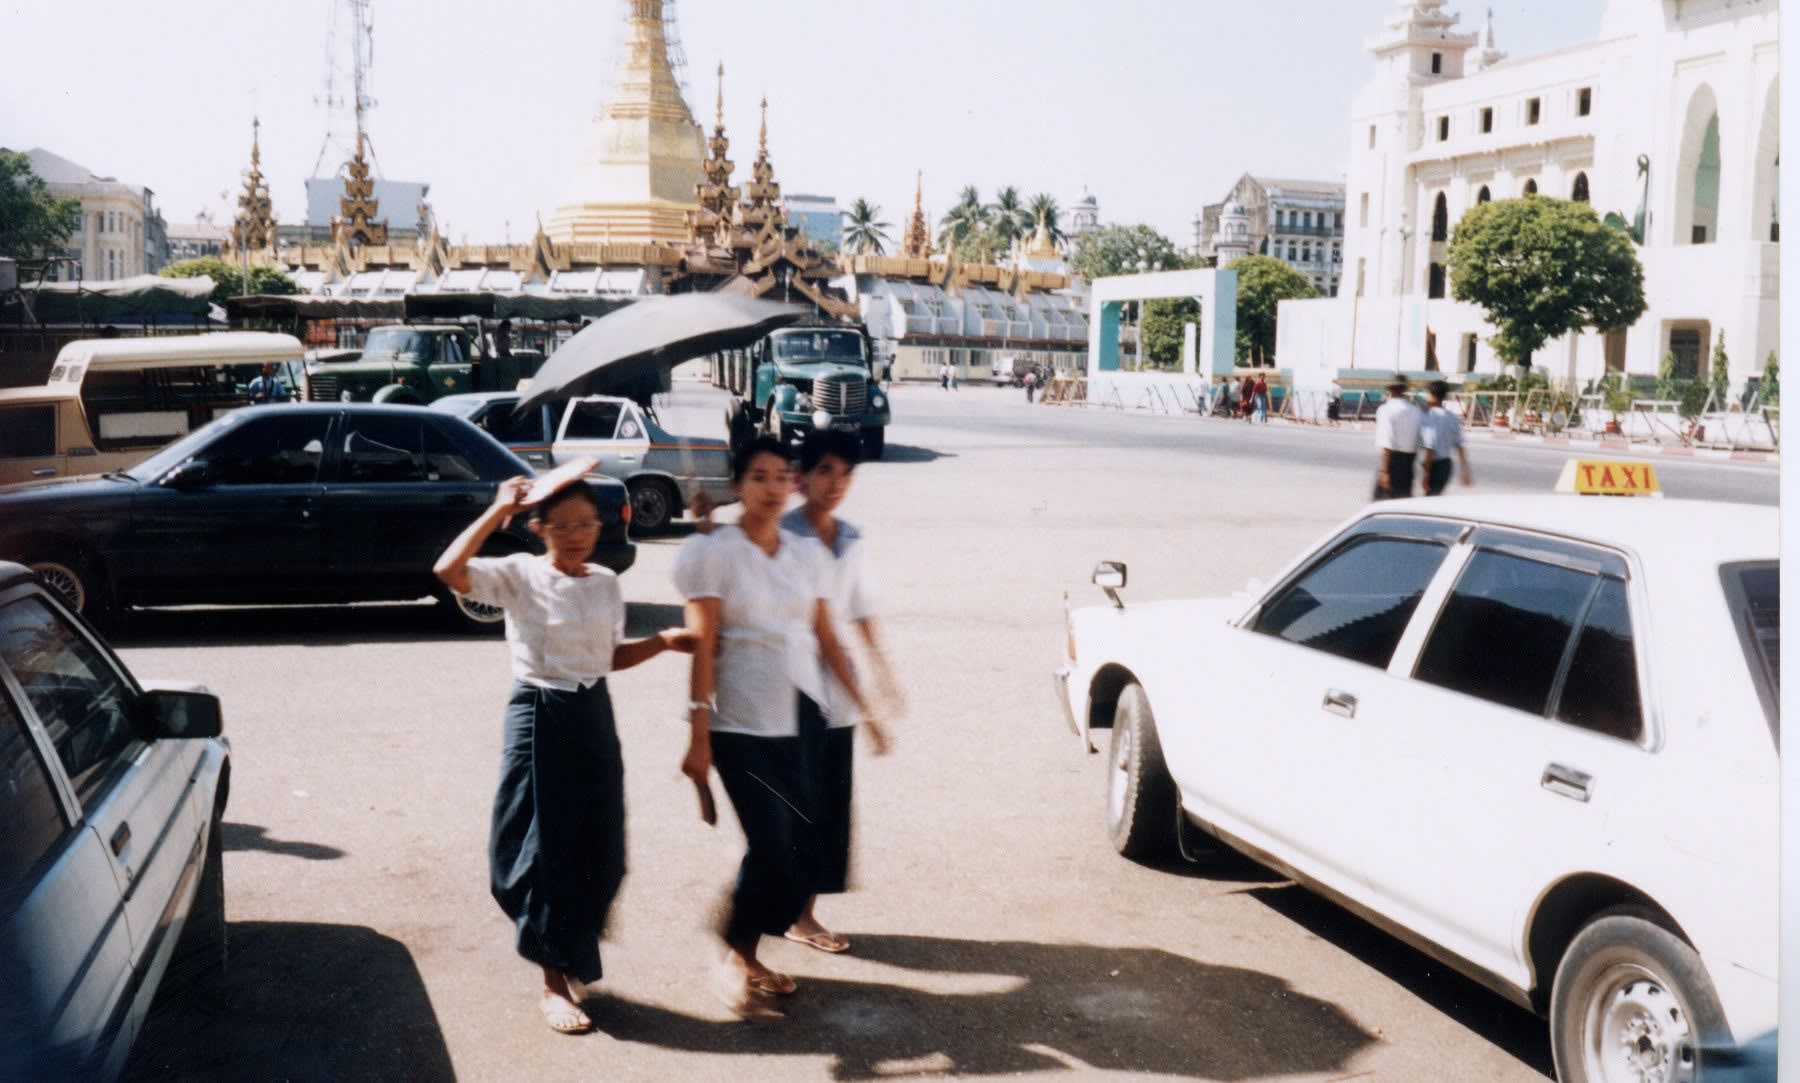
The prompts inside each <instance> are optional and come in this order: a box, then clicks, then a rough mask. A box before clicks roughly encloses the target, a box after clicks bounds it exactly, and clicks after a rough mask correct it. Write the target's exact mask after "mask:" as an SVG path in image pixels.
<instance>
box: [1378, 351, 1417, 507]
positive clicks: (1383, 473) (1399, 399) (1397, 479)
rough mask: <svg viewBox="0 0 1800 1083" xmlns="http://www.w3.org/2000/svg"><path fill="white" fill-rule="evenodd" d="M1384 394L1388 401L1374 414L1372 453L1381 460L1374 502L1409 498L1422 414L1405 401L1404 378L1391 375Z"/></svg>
mask: <svg viewBox="0 0 1800 1083" xmlns="http://www.w3.org/2000/svg"><path fill="white" fill-rule="evenodd" d="M1387 390H1388V400H1387V401H1386V402H1384V403H1382V404H1381V409H1379V410H1376V411H1375V449H1376V452H1377V454H1379V455H1380V457H1381V466H1380V468H1379V470H1378V471H1377V472H1376V475H1375V499H1376V500H1400V499H1404V498H1406V497H1409V496H1411V495H1412V489H1413V459H1414V457H1415V456H1416V455H1417V454H1418V450H1419V422H1420V421H1421V419H1422V418H1423V414H1422V413H1421V412H1420V410H1419V408H1418V407H1417V406H1414V405H1413V401H1412V399H1410V398H1408V397H1407V394H1406V392H1407V383H1406V377H1404V376H1402V375H1400V374H1399V373H1395V374H1394V379H1393V381H1392V382H1390V383H1389V384H1388V389H1387Z"/></svg>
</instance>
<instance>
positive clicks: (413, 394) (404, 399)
mask: <svg viewBox="0 0 1800 1083" xmlns="http://www.w3.org/2000/svg"><path fill="white" fill-rule="evenodd" d="M369 401H370V402H385V403H389V404H391V405H395V406H423V405H425V398H424V396H422V395H420V394H419V393H418V392H417V391H415V390H413V389H412V388H410V387H408V386H407V385H405V384H389V385H387V386H386V387H384V388H382V389H381V390H379V391H377V392H375V395H374V397H372V398H371V399H370V400H369Z"/></svg>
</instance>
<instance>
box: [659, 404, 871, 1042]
mask: <svg viewBox="0 0 1800 1083" xmlns="http://www.w3.org/2000/svg"><path fill="white" fill-rule="evenodd" d="M731 472H732V482H731V487H732V491H733V492H735V493H736V494H737V496H738V500H739V502H740V503H739V515H738V521H737V523H736V524H735V525H732V526H720V527H716V528H714V529H713V530H712V531H711V532H710V533H706V534H696V535H695V536H693V537H691V538H689V539H688V540H687V541H686V542H684V543H682V547H681V552H680V553H679V554H678V555H677V557H676V561H675V584H676V586H677V587H678V588H679V589H680V590H681V593H682V596H683V597H685V598H686V599H687V626H688V628H689V629H690V630H691V631H692V632H693V633H694V644H693V648H694V657H693V661H692V664H691V669H690V673H689V680H688V723H689V738H688V750H687V755H686V757H685V758H684V759H683V761H682V764H681V770H682V773H683V774H685V775H687V776H688V777H689V778H690V779H693V780H694V782H695V784H696V785H699V786H702V787H704V786H705V785H706V779H707V775H708V772H709V770H710V769H712V768H714V767H717V768H718V771H719V780H720V782H722V783H723V784H724V786H725V794H726V796H727V797H729V798H730V799H731V805H732V808H733V809H734V810H735V811H736V812H737V818H738V823H739V824H740V825H741V826H742V827H743V829H744V840H745V843H746V844H747V845H746V850H745V853H744V860H743V863H742V864H741V865H740V866H739V868H738V876H737V885H736V888H735V890H734V891H733V893H732V897H731V906H730V910H729V913H728V915H727V917H726V920H725V927H724V929H723V937H724V941H725V944H724V946H725V961H724V965H723V966H722V967H721V969H720V971H719V974H718V977H717V987H718V988H717V991H718V993H719V995H720V997H721V999H723V1000H724V1001H725V1003H726V1004H727V1005H728V1006H729V1007H730V1008H731V1009H732V1011H734V1012H736V1013H737V1014H738V1015H739V1016H740V1017H742V1018H745V1019H753V1020H771V1019H779V1018H781V1017H782V1012H781V1011H780V1010H779V1009H778V1008H776V1007H775V1006H774V1004H773V1003H772V1002H771V1001H770V999H769V998H770V997H776V996H783V995H786V994H788V993H792V992H793V991H794V979H793V978H791V977H789V976H787V975H786V974H780V973H777V972H775V971H773V970H770V969H769V968H768V967H767V966H765V965H764V964H763V963H761V962H760V961H758V959H757V947H758V945H759V944H760V942H761V940H762V938H763V937H765V936H781V935H783V934H785V933H786V932H787V931H788V930H789V929H790V928H792V927H793V926H794V923H795V922H796V921H798V920H799V919H800V917H801V915H802V914H803V913H805V911H806V906H807V902H808V900H810V899H811V897H812V895H813V892H814V890H815V886H816V885H817V884H818V883H819V882H820V880H821V878H822V876H823V875H825V870H826V869H827V868H828V866H829V865H830V864H831V862H832V856H831V851H832V843H831V840H830V838H829V837H828V832H827V831H826V830H825V828H826V827H827V826H828V825H827V820H828V813H827V811H826V810H825V809H824V808H823V807H822V806H823V804H824V802H825V801H826V800H827V797H826V795H825V794H823V793H822V792H821V789H822V787H821V785H820V779H819V778H818V777H817V775H818V771H817V769H816V765H815V764H813V762H812V761H813V759H814V757H812V756H811V755H810V750H811V749H813V748H814V747H815V746H816V745H817V744H818V743H819V741H820V739H821V735H822V734H823V732H824V730H825V728H826V724H827V723H826V718H825V715H824V713H823V710H822V708H821V704H823V703H825V702H826V696H827V692H826V680H825V674H826V672H829V673H830V674H831V675H832V676H833V677H835V678H836V679H837V681H838V682H839V684H840V685H841V687H842V695H843V696H844V697H845V699H846V700H847V701H848V702H849V703H850V704H851V705H852V706H853V707H854V709H855V710H856V711H858V712H859V713H860V714H861V716H862V717H863V718H864V719H865V721H868V722H870V723H871V724H875V725H877V726H878V725H879V723H877V722H874V721H873V719H872V714H871V712H870V710H869V706H868V704H867V702H866V701H865V700H864V699H863V696H862V694H861V691H860V690H859V688H858V686H857V682H856V676H855V674H854V673H853V672H852V671H851V668H850V662H849V659H848V658H847V657H846V656H845V654H844V649H843V647H842V646H841V645H840V643H839V641H838V638H837V635H836V632H835V631H834V625H833V621H832V616H831V611H830V605H829V601H828V599H829V598H830V596H831V592H832V574H831V559H832V558H831V555H830V554H829V553H828V552H827V551H826V550H825V548H824V546H822V545H820V544H819V542H818V541H816V540H814V539H811V538H802V537H800V536H799V535H797V534H794V533H792V532H790V531H788V530H785V529H783V528H782V526H781V523H780V518H781V513H782V510H783V509H784V508H785V507H786V506H787V501H788V497H789V496H790V495H791V494H792V493H793V491H794V475H793V467H792V465H791V464H790V463H789V461H788V452H787V448H786V447H784V446H783V445H782V444H781V443H780V442H779V441H777V440H774V439H772V438H770V437H766V436H763V437H758V438H757V439H755V440H753V441H752V442H750V443H749V444H747V445H745V446H744V447H743V448H742V449H741V450H739V451H738V452H737V453H736V454H735V455H734V456H733V458H732V471H731Z"/></svg>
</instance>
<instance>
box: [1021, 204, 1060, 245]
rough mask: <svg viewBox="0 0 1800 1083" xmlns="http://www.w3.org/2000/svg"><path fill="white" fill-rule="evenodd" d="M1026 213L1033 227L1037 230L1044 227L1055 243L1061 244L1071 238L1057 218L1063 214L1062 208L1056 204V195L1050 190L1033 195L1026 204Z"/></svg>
mask: <svg viewBox="0 0 1800 1083" xmlns="http://www.w3.org/2000/svg"><path fill="white" fill-rule="evenodd" d="M1025 214H1026V215H1027V216H1028V217H1029V218H1030V220H1031V229H1032V230H1033V231H1036V230H1037V229H1038V228H1039V227H1042V228H1043V230H1044V232H1045V233H1047V234H1049V235H1050V240H1051V242H1052V243H1054V244H1061V243H1063V242H1064V241H1066V240H1068V239H1069V238H1068V237H1067V236H1065V235H1064V233H1063V231H1062V224H1061V223H1060V222H1058V221H1057V219H1058V218H1059V217H1060V216H1061V215H1062V208H1060V207H1058V206H1057V205H1056V197H1055V196H1053V195H1051V194H1050V193H1049V192H1039V193H1038V194H1037V195H1035V196H1032V197H1031V202H1030V203H1028V204H1026V206H1025Z"/></svg>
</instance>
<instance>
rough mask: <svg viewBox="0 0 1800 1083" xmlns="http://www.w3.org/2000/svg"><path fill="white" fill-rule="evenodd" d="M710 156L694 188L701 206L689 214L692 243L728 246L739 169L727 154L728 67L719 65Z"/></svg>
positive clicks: (728, 145)
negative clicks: (734, 182) (733, 179)
mask: <svg viewBox="0 0 1800 1083" xmlns="http://www.w3.org/2000/svg"><path fill="white" fill-rule="evenodd" d="M707 150H708V152H709V153H708V155H707V158H706V161H705V162H703V163H701V166H700V172H701V177H702V179H701V181H700V183H698V184H696V185H694V202H696V203H698V204H699V205H700V206H699V207H698V208H697V209H695V210H691V211H689V212H687V227H688V243H689V244H701V245H704V244H717V245H721V246H723V245H728V244H729V243H730V232H731V208H732V204H734V203H736V202H737V198H738V190H737V189H736V188H733V187H732V186H731V174H732V171H733V169H735V168H736V167H735V166H734V165H733V164H732V161H731V159H730V158H727V157H726V154H727V153H728V152H729V151H730V150H731V140H730V139H728V138H726V136H725V65H724V64H720V65H719V90H718V98H717V104H716V108H715V114H714V118H713V133H712V138H711V139H708V140H707Z"/></svg>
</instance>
